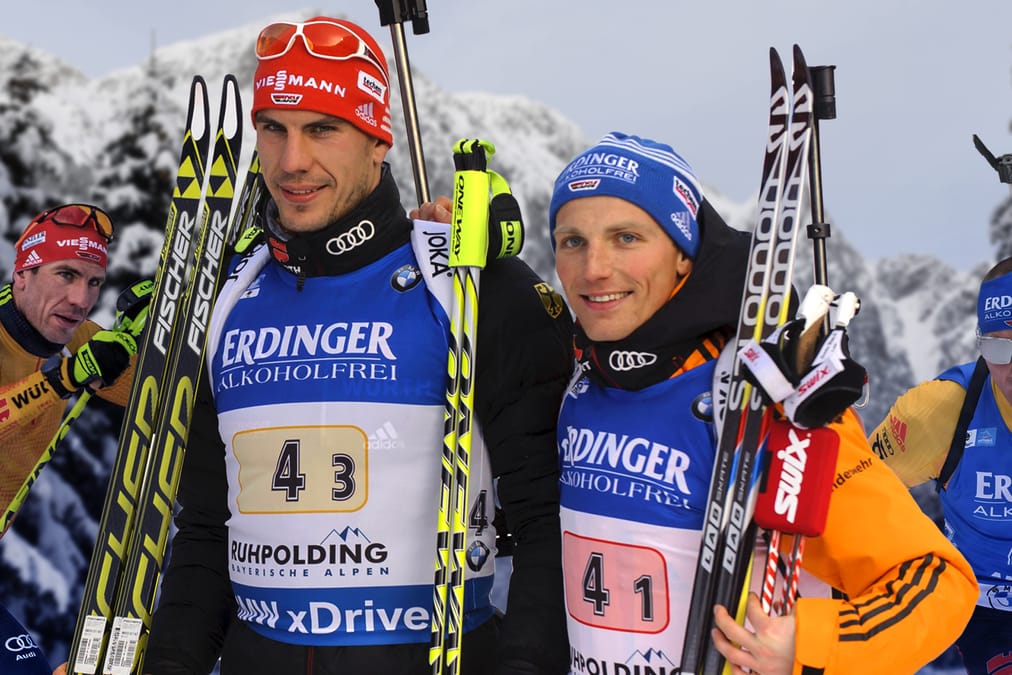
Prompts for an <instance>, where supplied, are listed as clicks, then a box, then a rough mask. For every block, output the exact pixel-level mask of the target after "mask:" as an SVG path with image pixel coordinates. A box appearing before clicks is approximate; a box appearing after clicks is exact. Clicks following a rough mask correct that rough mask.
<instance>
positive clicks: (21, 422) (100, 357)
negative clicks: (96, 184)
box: [0, 204, 136, 675]
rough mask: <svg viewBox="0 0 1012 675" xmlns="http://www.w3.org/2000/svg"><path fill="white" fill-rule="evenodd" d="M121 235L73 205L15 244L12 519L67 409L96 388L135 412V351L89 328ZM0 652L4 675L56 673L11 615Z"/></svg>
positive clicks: (5, 381) (1, 368)
mask: <svg viewBox="0 0 1012 675" xmlns="http://www.w3.org/2000/svg"><path fill="white" fill-rule="evenodd" d="M112 233H113V225H112V220H111V219H110V218H109V216H108V214H106V213H105V212H104V211H102V210H101V209H99V208H98V207H96V206H92V205H90V204H64V205H61V206H57V207H54V208H51V209H48V210H46V211H44V212H42V213H40V214H39V215H37V216H36V217H35V218H33V219H32V220H31V221H30V222H29V223H28V225H27V226H26V227H25V229H24V232H23V233H22V234H21V237H20V238H19V239H18V241H17V243H16V244H15V254H14V272H13V274H12V278H11V281H10V282H9V283H7V284H5V285H4V286H3V287H2V288H0V507H2V508H3V509H8V508H9V507H10V505H11V503H12V501H13V499H14V498H15V496H16V495H17V493H18V491H19V490H20V489H21V486H22V484H23V483H24V482H25V480H26V479H27V478H28V476H29V475H30V474H31V473H32V472H33V471H34V470H35V466H36V463H37V462H38V461H39V457H40V456H41V455H42V453H43V452H44V451H45V449H46V448H47V447H48V445H49V442H50V441H51V440H52V438H53V436H54V434H55V433H56V430H57V428H59V426H60V420H61V418H62V417H63V412H64V410H65V408H66V399H68V398H69V397H70V396H71V395H73V394H75V393H78V392H80V391H81V390H82V389H83V388H84V387H86V386H87V387H89V388H92V389H93V391H94V392H95V393H96V394H97V395H98V396H101V397H102V398H105V399H108V400H109V401H111V402H113V403H117V404H119V405H126V402H127V398H128V396H129V390H130V381H131V379H132V377H131V373H132V354H133V353H134V352H135V351H136V343H135V342H134V341H133V339H132V338H130V337H129V336H126V335H117V334H116V332H115V331H107V330H102V328H101V326H99V325H98V324H97V323H95V322H93V321H91V320H90V319H88V318H87V317H88V315H89V314H90V313H91V310H92V309H94V307H95V304H96V303H97V302H98V299H99V293H100V292H101V290H102V284H103V283H104V282H105V270H106V263H107V261H108V245H109V242H110V240H111V239H112ZM106 385H108V386H106ZM0 536H3V533H0ZM0 645H3V649H2V650H0V672H3V673H24V674H25V675H29V674H34V673H46V674H47V675H48V673H49V672H50V670H51V669H50V667H49V664H48V663H47V662H46V657H45V656H44V655H43V652H42V649H41V648H40V647H39V645H38V643H37V642H36V640H35V638H34V637H33V636H32V635H31V634H30V633H29V632H28V631H27V630H26V629H25V628H24V627H23V626H22V625H21V624H20V623H19V622H18V621H17V619H15V617H14V616H12V615H11V614H10V613H9V612H8V611H7V610H6V609H5V608H3V607H2V606H0Z"/></svg>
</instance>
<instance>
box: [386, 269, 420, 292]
mask: <svg viewBox="0 0 1012 675" xmlns="http://www.w3.org/2000/svg"><path fill="white" fill-rule="evenodd" d="M421 280H422V271H421V270H419V269H418V268H417V267H415V266H414V265H404V266H403V267H401V268H399V269H398V270H397V271H396V272H394V275H393V276H392V277H390V286H391V287H392V288H393V289H394V290H395V291H400V292H402V293H403V292H404V291H410V290H411V289H412V288H414V287H415V286H417V285H418V282H419V281H421Z"/></svg>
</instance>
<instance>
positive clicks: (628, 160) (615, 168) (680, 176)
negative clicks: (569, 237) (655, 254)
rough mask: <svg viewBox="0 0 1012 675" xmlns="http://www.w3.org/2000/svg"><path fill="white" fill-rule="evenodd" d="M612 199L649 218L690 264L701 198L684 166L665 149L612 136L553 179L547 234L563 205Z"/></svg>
mask: <svg viewBox="0 0 1012 675" xmlns="http://www.w3.org/2000/svg"><path fill="white" fill-rule="evenodd" d="M598 196H608V197H618V198H619V199H624V200H625V201H627V202H630V203H632V204H635V205H636V206H638V207H640V208H641V209H643V210H644V211H646V212H647V213H649V214H650V215H651V217H653V219H654V220H656V221H657V224H658V225H660V226H661V228H662V229H663V230H664V231H665V232H667V233H668V236H669V237H671V239H672V240H673V241H674V242H675V244H676V245H677V246H678V248H680V249H682V251H683V252H684V253H685V254H686V255H687V256H689V258H691V259H695V257H696V253H697V251H698V250H699V225H698V223H697V222H696V214H697V213H698V212H699V204H700V202H701V201H702V199H703V192H702V190H701V189H700V186H699V181H698V180H696V175H695V174H694V173H693V171H692V167H690V166H689V164H688V162H686V161H685V160H684V159H682V158H681V157H680V156H679V155H678V154H677V153H675V151H674V150H672V149H671V146H668V145H665V144H663V143H657V142H655V141H651V140H649V139H646V138H639V137H637V136H629V135H628V134H623V133H619V132H617V131H613V132H612V133H610V134H608V135H606V136H605V137H604V138H602V139H601V140H600V141H599V142H598V144H597V145H595V146H594V147H592V148H590V149H589V150H586V151H584V152H583V153H581V154H580V155H577V157H576V159H574V160H573V161H572V162H570V163H569V166H567V167H566V168H565V169H563V171H562V173H561V174H559V177H558V178H556V179H555V191H554V192H553V193H552V203H551V206H550V207H549V209H548V228H549V230H548V232H549V237H550V238H551V240H552V247H553V248H554V247H555V239H554V237H552V234H553V233H554V231H555V216H556V215H557V214H558V212H559V209H560V208H562V206H563V204H565V203H566V202H569V201H572V200H573V199H579V198H581V197H598Z"/></svg>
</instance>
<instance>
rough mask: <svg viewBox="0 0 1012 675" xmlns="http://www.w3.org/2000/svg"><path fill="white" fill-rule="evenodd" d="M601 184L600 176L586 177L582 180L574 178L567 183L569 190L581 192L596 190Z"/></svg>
mask: <svg viewBox="0 0 1012 675" xmlns="http://www.w3.org/2000/svg"><path fill="white" fill-rule="evenodd" d="M600 184H601V179H600V178H587V179H584V180H574V181H572V182H571V183H570V184H569V191H570V192H582V191H584V190H596V189H597V186H598V185H600Z"/></svg>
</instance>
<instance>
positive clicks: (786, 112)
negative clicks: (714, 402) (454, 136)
mask: <svg viewBox="0 0 1012 675" xmlns="http://www.w3.org/2000/svg"><path fill="white" fill-rule="evenodd" d="M792 79H793V95H792V92H790V91H789V90H788V86H787V78H786V75H785V73H784V68H783V64H782V62H781V60H780V56H779V55H778V54H777V52H776V50H775V49H772V48H771V49H770V82H771V86H770V112H769V132H768V136H767V142H766V153H765V157H764V160H763V172H762V180H761V183H760V190H759V215H758V219H757V223H756V227H755V230H754V231H753V234H752V246H751V254H750V256H749V262H748V271H747V273H746V276H745V288H744V291H743V293H742V305H741V313H740V315H739V321H738V332H737V334H736V336H735V338H734V342H733V344H732V345H731V346H730V347H729V348H733V349H734V350H735V353H737V350H738V348H739V347H740V346H741V345H744V344H745V343H746V342H748V341H749V340H753V339H754V340H756V341H759V340H762V339H763V338H765V337H767V336H768V335H769V334H770V333H771V332H772V331H773V330H774V329H775V328H776V327H777V326H779V325H780V324H781V323H783V322H784V321H786V320H787V319H788V318H789V317H788V307H789V305H790V294H791V278H792V274H793V269H794V254H795V247H796V243H797V233H798V229H799V228H798V222H797V216H798V210H799V207H800V204H801V200H802V195H803V193H804V188H805V179H806V177H807V173H808V172H807V166H808V146H809V139H810V138H811V129H812V122H813V107H812V85H811V80H810V77H809V73H808V67H807V64H806V63H805V59H804V55H803V54H802V53H801V49H800V48H799V47H798V46H797V45H795V46H794V67H793V78H792ZM729 378H730V379H729V382H727V383H726V385H727V388H726V391H727V401H726V402H724V403H725V406H724V410H725V412H724V417H723V421H722V422H721V433H720V434H719V442H718V446H717V456H716V458H715V462H714V469H713V475H712V478H711V483H710V492H709V495H708V497H707V504H706V509H705V511H704V522H703V531H702V541H701V543H700V554H699V561H698V566H697V570H696V578H695V581H694V585H693V591H692V598H691V603H690V606H689V618H688V624H687V627H686V634H685V642H684V645H683V648H682V664H681V672H682V673H696V674H699V673H707V674H714V675H716V674H717V673H720V672H721V670H722V669H723V657H721V655H720V653H719V652H717V651H716V649H715V648H714V647H713V643H712V640H711V639H710V629H711V628H712V617H713V606H714V605H716V604H720V605H723V606H725V607H727V608H728V610H729V611H730V612H731V613H732V614H734V613H735V612H736V611H737V609H738V605H739V603H740V600H741V598H742V595H743V587H744V586H745V580H746V577H747V572H748V569H749V565H750V561H751V557H752V549H753V546H754V544H755V531H756V530H755V526H754V524H753V522H752V514H753V511H754V509H755V500H756V496H757V490H758V485H759V467H760V466H761V462H759V461H758V460H759V453H760V451H761V448H762V446H763V444H764V443H765V436H766V433H767V424H766V422H767V413H766V409H765V406H764V405H763V401H762V397H761V395H760V392H759V391H757V390H756V389H755V388H754V387H753V386H752V385H751V384H750V383H749V382H748V381H747V380H746V379H745V377H744V373H743V370H742V367H741V365H740V363H739V362H738V360H737V359H735V361H734V365H733V367H732V369H731V373H730V376H729ZM715 395H716V392H715Z"/></svg>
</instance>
